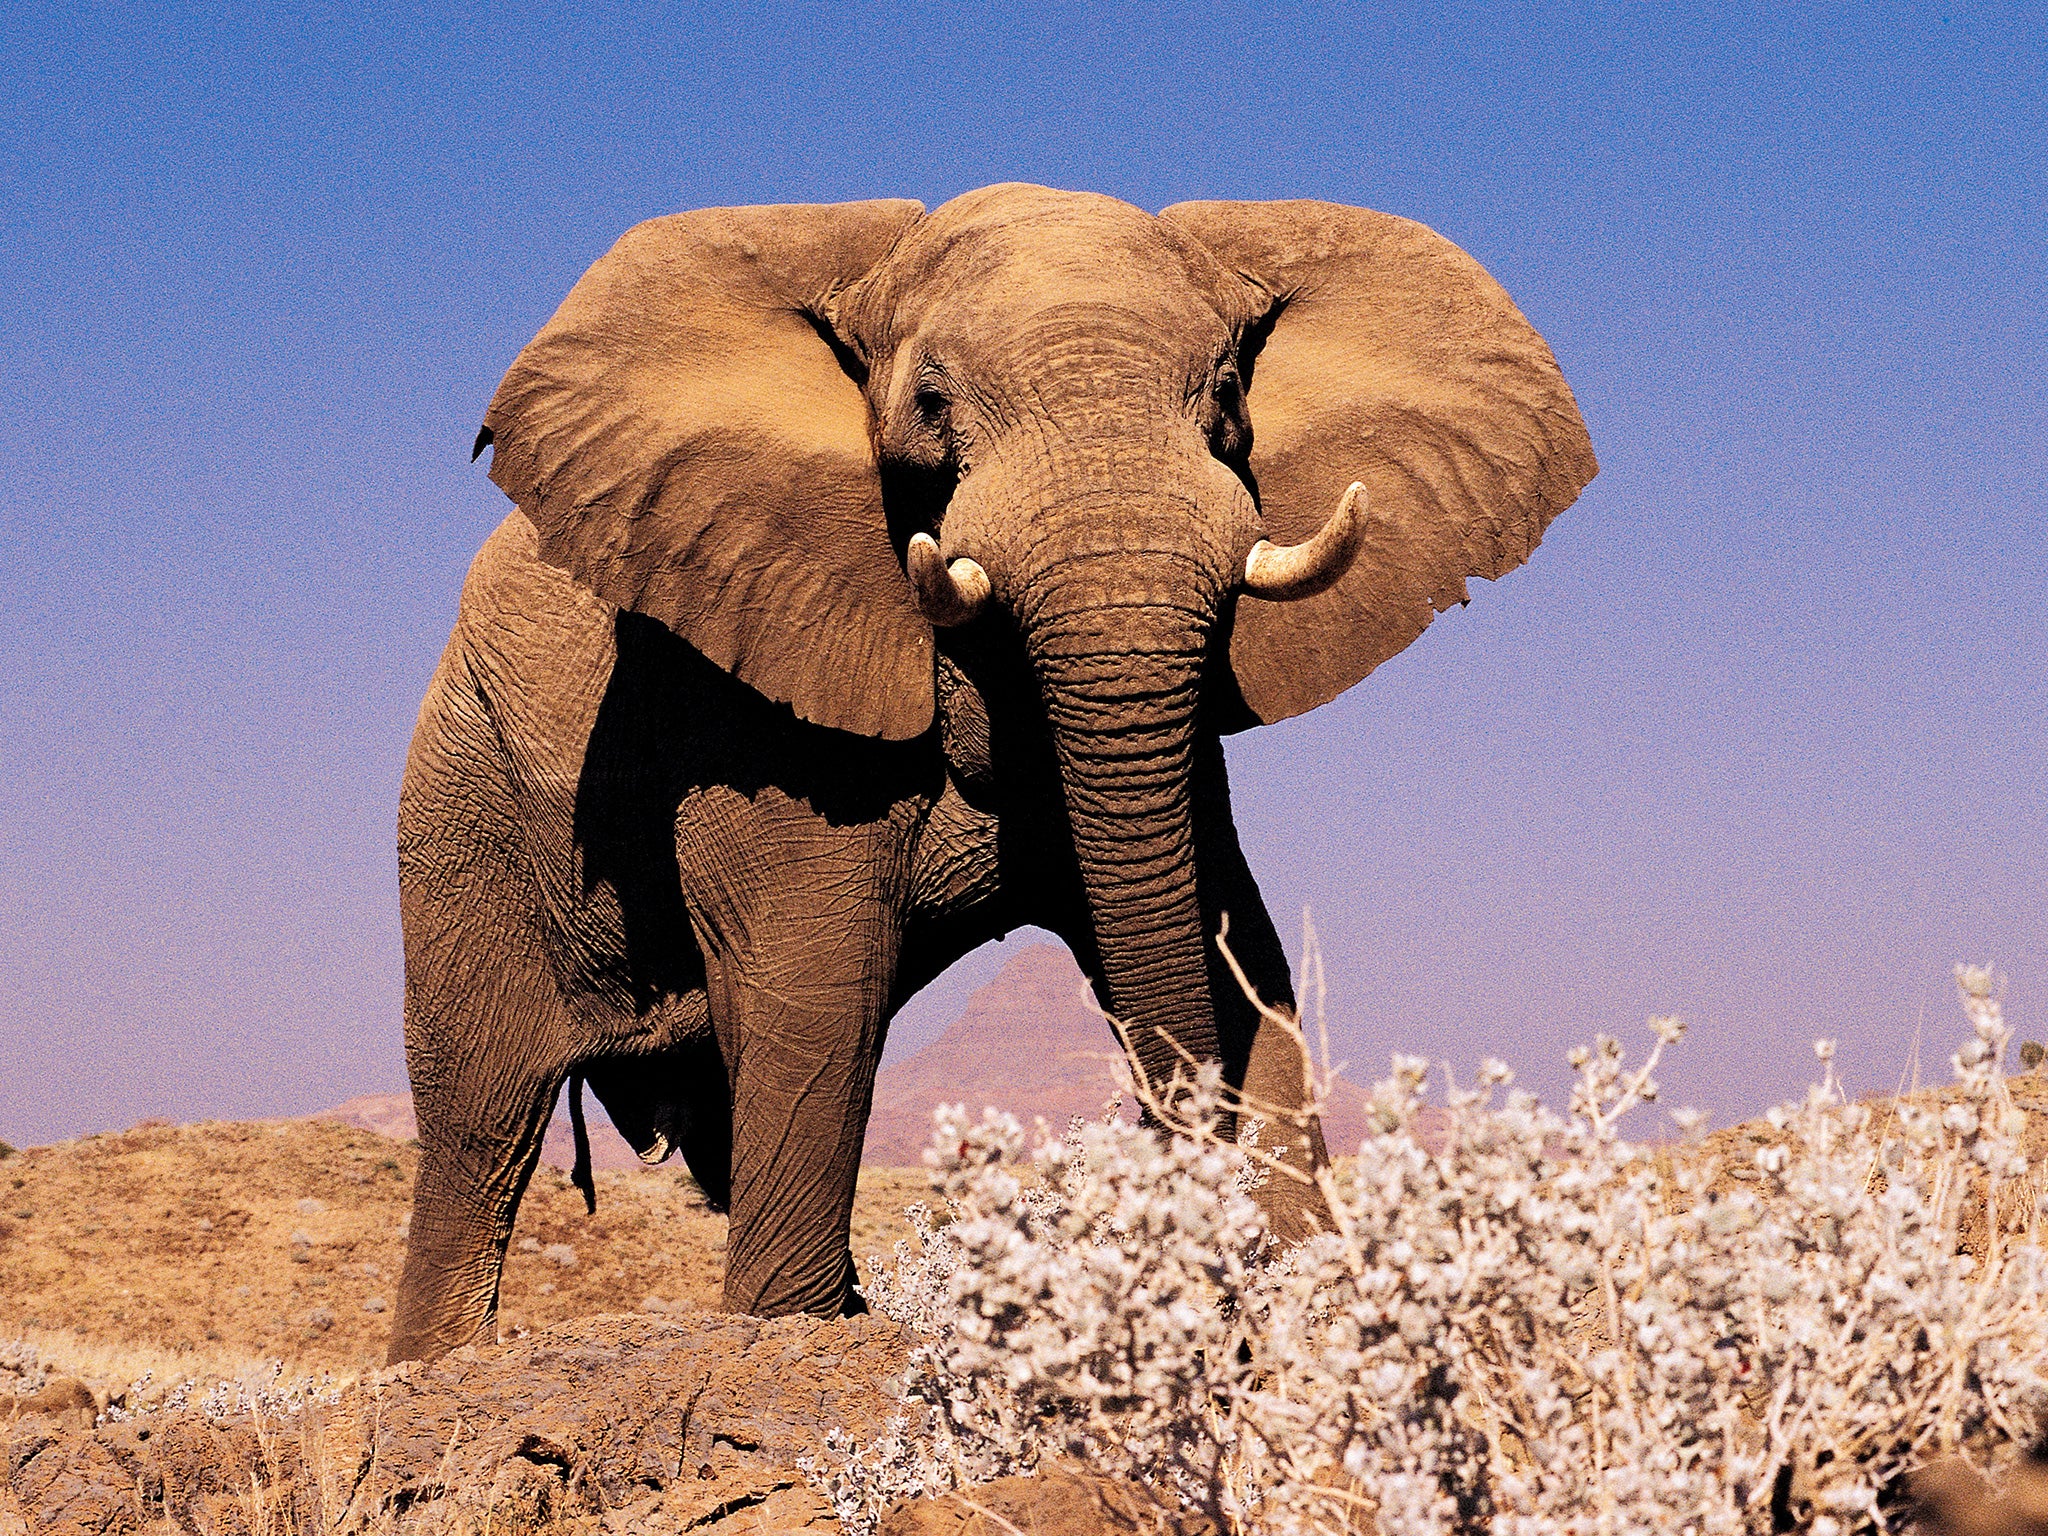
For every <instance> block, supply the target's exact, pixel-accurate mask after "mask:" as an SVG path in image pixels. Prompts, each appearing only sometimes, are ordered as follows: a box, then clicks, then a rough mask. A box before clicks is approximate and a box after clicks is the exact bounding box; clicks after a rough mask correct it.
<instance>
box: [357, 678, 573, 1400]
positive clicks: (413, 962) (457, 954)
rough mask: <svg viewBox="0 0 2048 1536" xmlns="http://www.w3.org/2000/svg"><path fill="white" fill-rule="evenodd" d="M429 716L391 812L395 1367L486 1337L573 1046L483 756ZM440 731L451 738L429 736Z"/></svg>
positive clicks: (501, 798)
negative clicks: (398, 1028)
mask: <svg viewBox="0 0 2048 1536" xmlns="http://www.w3.org/2000/svg"><path fill="white" fill-rule="evenodd" d="M443 698H444V700H445V699H446V695H445V694H444V695H443ZM457 710H459V704H457V705H448V704H445V703H444V712H456V711H457ZM427 715H428V718H427V719H423V721H422V729H421V735H420V738H418V739H416V741H415V746H414V752H413V757H412V761H411V762H410V763H409V764H408V767H407V773H406V785H405V789H404V792H403V794H402V796H401V801H400V812H399V834H400V835H399V845H400V846H399V908H400V913H401V917H402V920H403V924H404V930H405V994H406V995H405V1014H406V1018H405V1037H406V1067H407V1070H408V1072H409V1073H410V1075H411V1078H412V1091H413V1107H414V1110H415V1112H416V1114H417V1116H418V1119H419V1137H420V1168H419V1177H418V1180H417V1182H416V1183H415V1185H414V1188H413V1215H412V1227H411V1232H410V1236H409V1238H408V1241H407V1245H406V1258H405V1274H404V1277H403V1279H401V1281H400V1282H399V1290H398V1306H397V1311H396V1315H395V1317H394V1318H393V1321H392V1331H391V1344H390V1351H389V1358H390V1359H391V1360H393V1361H398V1360H409V1359H431V1358H432V1357H434V1356H436V1355H439V1354H442V1353H444V1352H445V1351H447V1350H449V1349H453V1348H455V1347H457V1346H458V1345H462V1344H467V1343H471V1342H475V1341H478V1340H483V1341H489V1340H490V1339H491V1338H492V1337H493V1335H494V1334H495V1331H496V1321H497V1310H498V1280H499V1276H500V1273H501V1271H502V1270H503V1267H504V1260H505V1249H506V1246H507V1244H508V1243H509V1242H510V1241H511V1236H512V1223H513V1218H514V1217H515V1216H516V1215H517V1214H518V1210H519V1199H520V1196H521V1195H522V1194H524V1193H525V1190H526V1185H527V1182H528V1180H529V1179H531V1178H532V1176H533V1170H534V1166H535V1164H536V1163H537V1162H538V1161H539V1158H540V1149H541V1141H542V1138H543V1136H544V1135H545V1134H546V1131H547V1126H548V1121H549V1119H550V1117H551V1115H552V1112H553V1108H554V1102H555V1096H556V1094H557V1093H558V1091H559V1090H560V1088H561V1085H562V1081H563V1079H564V1077H565V1076H566V1075H567V1072H568V1067H569V1063H570V1060H571V1055H572V1049H573V1048H572V1045H571V1041H572V1039H573V1036H572V1031H571V1021H570V1018H569V1016H568V1012H567V1010H566V1008H565V1007H564V1005H563V1003H562V999H561V994H560V991H559V989H558V987H557V986H556V983H555V981H554V977H553V974H552V972H551V970H550V968H549V965H548V962H547V956H546V953H545V939H544V936H543V930H542V926H541V925H542V923H543V921H544V919H543V917H542V912H541V907H540V902H539V898H538V896H537V895H536V893H535V891H534V889H533V883H532V879H531V875H530V872H529V871H528V870H527V868H526V865H525V857H526V855H525V851H524V848H523V846H522V842H521V838H520V836H519V833H518V829H517V827H516V826H515V824H514V822H513V819H512V814H511V809H510V798H509V795H508V794H507V793H506V792H505V790H504V787H503V781H502V779H501V778H500V777H499V776H498V775H497V774H496V773H495V772H494V769H495V766H496V765H495V762H494V761H493V758H492V755H491V754H490V753H489V752H488V751H479V752H478V753H475V754H465V753H462V752H460V751H457V750H455V749H452V748H450V747H449V746H448V745H447V742H448V740H449V739H450V737H451V736H453V737H454V738H455V739H458V740H459V739H460V736H461V732H460V725H461V723H462V722H461V721H460V720H459V719H458V720H456V721H453V722H445V721H444V722H435V721H434V719H433V715H434V705H433V703H432V702H431V701H430V704H429V709H428V712H427ZM436 723H443V724H452V726H453V727H454V729H451V730H449V731H447V732H444V733H439V734H438V739H437V737H436V734H434V733H432V732H431V727H432V726H433V725H434V724H436Z"/></svg>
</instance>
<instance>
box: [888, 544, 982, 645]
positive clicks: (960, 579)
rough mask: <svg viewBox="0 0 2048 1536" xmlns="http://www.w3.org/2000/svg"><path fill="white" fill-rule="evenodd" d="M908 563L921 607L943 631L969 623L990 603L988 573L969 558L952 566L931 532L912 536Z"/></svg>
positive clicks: (911, 582) (925, 614) (918, 603)
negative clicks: (983, 606) (983, 605)
mask: <svg viewBox="0 0 2048 1536" xmlns="http://www.w3.org/2000/svg"><path fill="white" fill-rule="evenodd" d="M906 563H907V564H908V566H909V568H910V584H911V585H912V586H913V587H915V588H916V589H917V606H918V607H919V608H921V609H923V610H924V616H925V617H926V618H928V619H930V620H931V621H932V622H933V623H934V624H936V625H938V626H939V627H940V628H941V629H950V628H952V627H953V626H954V625H956V624H965V623H966V622H967V621H968V620H969V619H971V618H973V617H974V616H975V615H976V614H977V613H979V612H981V605H982V604H983V603H985V602H987V601H988V572H987V571H984V570H983V569H982V568H981V567H980V566H979V565H977V564H976V563H975V562H974V561H972V560H967V559H960V560H955V561H954V562H953V563H952V564H951V565H948V564H947V563H946V561H945V558H944V557H943V556H942V555H940V553H939V541H938V540H937V539H935V538H933V537H932V536H931V535H930V534H928V533H913V534H912V535H911V536H910V549H909V551H908V558H907V561H906Z"/></svg>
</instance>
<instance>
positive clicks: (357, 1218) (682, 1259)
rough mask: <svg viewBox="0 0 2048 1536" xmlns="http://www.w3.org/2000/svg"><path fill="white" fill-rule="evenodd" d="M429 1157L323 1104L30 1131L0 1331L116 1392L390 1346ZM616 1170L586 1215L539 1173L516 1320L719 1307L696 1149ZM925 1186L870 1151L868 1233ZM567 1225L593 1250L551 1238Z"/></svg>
mask: <svg viewBox="0 0 2048 1536" xmlns="http://www.w3.org/2000/svg"><path fill="white" fill-rule="evenodd" d="M418 1158H419V1152H418V1148H417V1147H416V1146H415V1145H413V1144H411V1143H402V1142H395V1141H390V1140H387V1139H385V1138H384V1137H381V1136H377V1135H375V1134H373V1133H371V1132H368V1131H361V1130H356V1129H354V1128H352V1127H349V1126H343V1125H337V1124H333V1123H330V1122H324V1121H288V1122H282V1123H257V1124H223V1123H208V1124H203V1125H182V1126H168V1125H160V1126H149V1125H144V1126H138V1127H137V1128H135V1129H133V1130H129V1131H122V1132H114V1133H109V1134H106V1135H100V1136H89V1137H85V1138H82V1139H80V1140H77V1141H70V1142H61V1143H58V1144H56V1145H53V1146H46V1147H31V1148H27V1149H25V1150H22V1151H19V1152H17V1153H16V1154H15V1155H14V1156H12V1157H8V1158H6V1159H4V1160H0V1339H13V1338H18V1339H21V1340H23V1341H24V1342H26V1343H29V1344H32V1345H34V1346H35V1347H36V1349H37V1352H38V1354H39V1355H40V1357H41V1359H42V1361H43V1363H44V1364H45V1365H46V1366H48V1367H51V1368H53V1369H54V1370H55V1371H57V1372H58V1373H60V1374H64V1375H75V1376H78V1377H79V1378H80V1379H82V1380H85V1381H87V1382H89V1383H91V1384H93V1385H95V1386H97V1387H100V1388H102V1389H103V1390H104V1389H107V1388H112V1387H119V1386H125V1385H126V1384H128V1383H129V1382H132V1381H134V1380H137V1379H138V1378H140V1377H141V1376H142V1374H143V1373H144V1372H145V1371H149V1372H153V1373H154V1377H155V1381H156V1383H157V1384H159V1385H162V1384H165V1383H168V1382H171V1381H176V1380H181V1379H190V1378H194V1377H196V1378H198V1379H200V1380H201V1381H202V1382H211V1381H214V1380H228V1381H238V1380H246V1379H249V1377H250V1375H251V1373H252V1372H254V1373H257V1374H259V1375H260V1377H261V1378H264V1379H267V1378H268V1377H269V1375H270V1367H269V1366H268V1364H267V1362H269V1361H271V1360H281V1361H283V1362H284V1369H285V1374H286V1376H287V1378H289V1379H297V1378H300V1377H304V1376H319V1375H320V1374H322V1373H323V1372H331V1373H333V1374H334V1375H336V1376H337V1377H349V1376H353V1375H354V1374H356V1373H357V1372H359V1371H361V1370H363V1369H366V1368H368V1367H371V1366H375V1365H381V1364H382V1363H383V1359H384V1347H385V1342H386V1338H387V1336H388V1331H389V1328H390V1323H391V1306H392V1304H393V1303H394V1302H395V1300H396V1298H397V1288H398V1276H399V1271H400V1269H401V1268H402V1267H403V1265H404V1262H405V1236H404V1230H403V1223H404V1221H405V1219H406V1216H407V1213H408V1212H409V1211H410V1209H411V1204H412V1179H413V1174H414V1170H415V1168H416V1167H417V1164H418ZM597 1184H598V1209H597V1214H596V1215H595V1216H588V1215H585V1214H584V1210H583V1200H582V1197H581V1195H579V1194H578V1193H577V1192H576V1191H575V1190H574V1189H572V1188H571V1187H570V1186H569V1184H568V1182H567V1180H566V1178H564V1177H563V1176H562V1175H561V1174H560V1173H558V1172H556V1171H555V1170H552V1169H547V1168H543V1169H542V1170H541V1171H540V1173H539V1174H537V1175H536V1176H535V1178H534V1181H533V1185H532V1187H531V1188H530V1189H529V1190H528V1192H527V1195H526V1199H525V1201H524V1203H523V1204H522V1206H521V1208H520V1213H519V1225H518V1227H517V1229H516V1231H515V1232H514V1235H513V1245H512V1252H511V1254H510V1256H509V1257H508V1259H507V1261H506V1265H505V1278H504V1288H503V1292H502V1303H501V1307H502V1310H501V1312H500V1327H501V1330H502V1331H503V1332H505V1333H506V1334H507V1335H508V1336H509V1335H511V1334H513V1333H516V1332H517V1331H518V1330H520V1329H532V1328H540V1327H545V1326H547V1325H549V1324H551V1323H555V1322H558V1321H561V1320H563V1319H565V1318H570V1317H576V1316H583V1315H588V1314H591V1313H598V1312H630V1311H636V1310H640V1309H642V1308H643V1307H651V1308H657V1309H668V1310H692V1311H694V1310H710V1309H714V1308H715V1307H716V1306H717V1303H718V1296H719V1288H720V1286H721V1285H722V1284H723V1281H724V1269H725V1255H724V1247H725V1218H724V1217H723V1216H720V1215H716V1214H714V1213H713V1212H711V1211H710V1210H709V1209H707V1208H706V1207H705V1206H704V1204H703V1201H702V1199H701V1198H700V1197H699V1196H698V1194H697V1190H696V1187H695V1185H694V1184H692V1183H691V1182H690V1181H689V1179H688V1178H687V1176H686V1175H684V1174H683V1173H682V1172H681V1171H680V1167H679V1165H670V1166H664V1167H662V1168H658V1169H649V1170H645V1171H634V1172H629V1173H609V1172H600V1173H599V1174H598V1175H597ZM925 1187H926V1184H925V1176H924V1174H923V1173H922V1172H921V1171H919V1170H896V1169H866V1170H863V1172H862V1175H861V1193H860V1197H859V1201H858V1204H857V1206H856V1209H855V1214H854V1240H853V1249H854V1252H855V1253H856V1254H858V1255H865V1254H867V1253H869V1252H886V1251H888V1249H889V1248H890V1247H891V1246H892V1245H893V1244H894V1243H895V1241H896V1239H897V1238H898V1237H901V1236H903V1235H905V1234H906V1233H907V1232H908V1231H909V1227H908V1224H907V1223H906V1222H905V1221H904V1220H903V1218H902V1210H903V1207H905V1206H907V1205H909V1204H910V1203H912V1201H914V1200H916V1199H918V1198H919V1197H920V1196H921V1195H922V1194H923V1192H924V1190H925ZM305 1202H312V1203H311V1204H306V1203H305ZM301 1237H303V1238H309V1239H311V1241H310V1242H299V1241H296V1239H298V1238H301ZM555 1245H567V1246H569V1247H571V1248H573V1249H574V1250H575V1255H576V1262H575V1263H574V1265H572V1266H567V1267H565V1266H562V1265H560V1264H558V1263H556V1262H554V1260H553V1259H551V1258H549V1257H547V1256H546V1250H547V1249H549V1248H551V1247H554V1246H555ZM378 1300H381V1301H382V1303H383V1309H382V1310H378V1311H373V1310H368V1309H367V1308H366V1304H374V1303H375V1302H376V1301H378Z"/></svg>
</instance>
